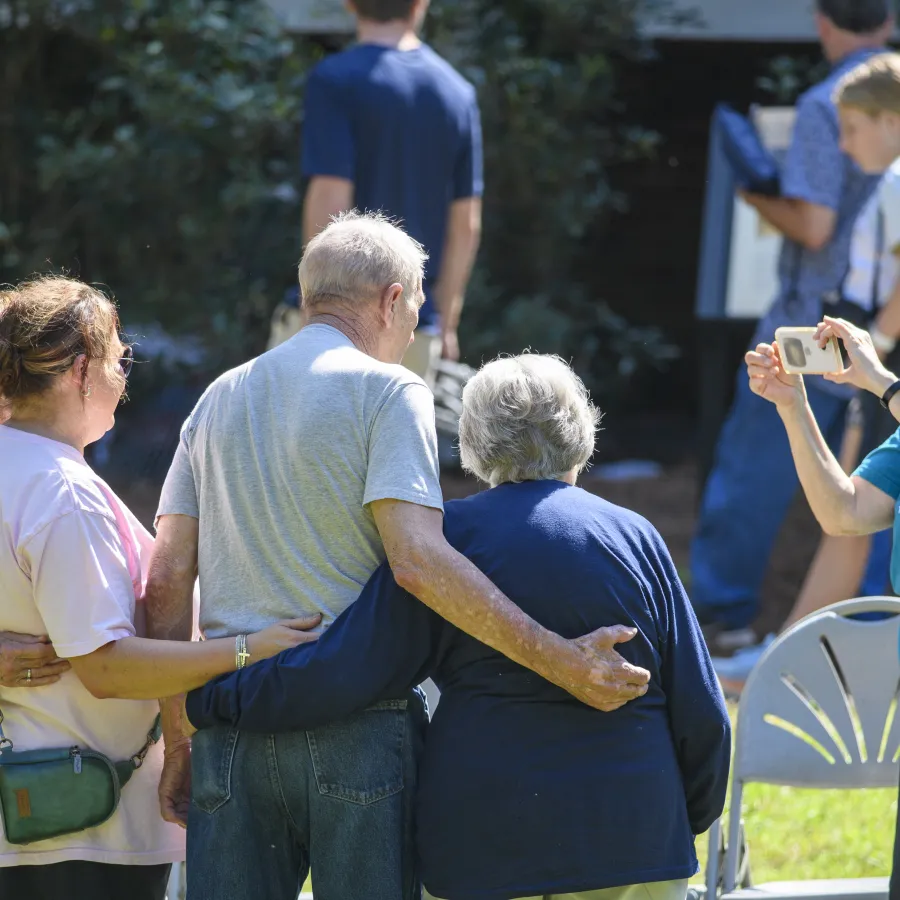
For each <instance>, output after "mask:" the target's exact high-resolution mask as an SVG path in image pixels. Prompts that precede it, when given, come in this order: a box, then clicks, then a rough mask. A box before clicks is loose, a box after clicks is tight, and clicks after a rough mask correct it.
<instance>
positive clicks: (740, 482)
mask: <svg viewBox="0 0 900 900" xmlns="http://www.w3.org/2000/svg"><path fill="white" fill-rule="evenodd" d="M807 395H808V397H809V404H810V406H811V407H812V410H813V413H814V414H815V417H816V421H817V422H818V423H819V428H820V429H821V431H822V434H823V436H824V437H825V440H826V441H827V442H828V445H829V447H831V448H832V450H836V449H837V448H838V447H839V446H840V442H841V438H842V436H843V433H844V417H845V414H846V411H847V404H848V403H849V400H847V399H845V398H842V397H836V396H834V395H832V394H828V393H825V392H824V391H821V390H817V389H816V388H815V387H813V386H811V385H808V386H807ZM799 484H800V483H799V479H798V478H797V471H796V469H795V468H794V460H793V457H792V456H791V448H790V445H789V443H788V439H787V433H786V432H785V430H784V425H783V424H782V422H781V419H780V417H779V415H778V411H777V410H776V409H775V405H774V404H773V403H769V402H768V401H766V400H764V399H763V398H762V397H757V396H756V394H754V393H753V392H752V391H751V390H750V386H749V384H748V382H747V376H746V374H745V373H744V372H743V371H742V372H741V373H740V374H739V376H738V384H737V390H736V392H735V399H734V403H733V405H732V407H731V412H730V413H729V416H728V419H727V420H726V422H725V425H724V426H723V428H722V432H721V434H720V435H719V443H718V445H717V447H716V458H715V462H714V464H713V470H712V472H711V473H710V476H709V479H708V481H707V482H706V488H705V490H704V493H703V501H702V504H701V508H700V521H699V524H698V527H697V533H696V535H695V537H694V541H693V544H692V546H691V601H692V603H693V605H694V609H695V610H696V612H697V616H698V618H699V619H700V621H701V622H702V623H710V622H717V623H720V624H722V625H724V626H725V627H726V628H744V627H746V626H748V625H750V624H751V623H752V622H753V620H754V619H755V618H756V614H757V611H758V608H759V590H760V587H761V585H762V580H763V577H764V576H765V573H766V567H767V566H768V563H769V557H770V556H771V553H772V546H773V544H774V542H775V537H776V536H777V534H778V530H779V528H780V527H781V524H782V522H783V521H784V517H785V515H786V514H787V511H788V508H789V507H790V505H791V501H792V500H793V499H794V495H795V494H796V492H797V488H798V487H799Z"/></svg>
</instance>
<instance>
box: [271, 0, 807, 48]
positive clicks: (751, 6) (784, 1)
mask: <svg viewBox="0 0 900 900" xmlns="http://www.w3.org/2000/svg"><path fill="white" fill-rule="evenodd" d="M269 3H271V5H272V8H273V9H274V10H275V12H276V13H277V14H278V16H279V17H280V18H282V19H283V20H284V22H285V23H286V24H287V26H288V27H289V28H291V29H292V30H295V31H299V32H306V33H318V34H329V33H330V34H339V33H345V32H350V31H352V30H353V23H352V20H351V19H350V17H349V16H348V15H347V13H346V12H345V11H344V4H343V0H269ZM674 4H675V6H676V8H677V9H679V10H680V11H682V12H693V13H695V14H696V16H697V17H698V18H699V19H700V20H701V21H700V22H699V23H698V24H695V25H691V26H686V27H681V28H675V27H672V26H669V25H665V26H661V25H659V24H657V23H653V22H648V24H647V32H648V34H651V35H653V36H657V37H681V38H690V39H694V40H742V41H772V40H774V41H807V40H809V41H812V40H815V29H814V26H813V20H812V15H811V8H812V0H674Z"/></svg>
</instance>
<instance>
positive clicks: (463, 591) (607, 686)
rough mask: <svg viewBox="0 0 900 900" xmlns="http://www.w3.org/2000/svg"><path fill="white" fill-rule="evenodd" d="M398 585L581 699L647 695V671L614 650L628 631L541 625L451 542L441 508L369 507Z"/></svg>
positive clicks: (609, 703)
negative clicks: (569, 634)
mask: <svg viewBox="0 0 900 900" xmlns="http://www.w3.org/2000/svg"><path fill="white" fill-rule="evenodd" d="M371 509H372V514H373V515H374V517H375V523H376V525H377V526H378V531H379V533H380V534H381V538H382V541H383V542H384V549H385V552H386V553H387V558H388V561H389V562H390V565H391V569H392V570H393V572H394V577H395V578H396V580H397V583H398V584H399V585H400V586H401V587H403V588H404V589H405V590H407V591H409V593H411V594H413V595H414V596H415V597H418V599H419V600H421V601H422V602H423V603H424V604H425V605H426V606H428V607H430V608H431V609H433V610H434V611H435V612H436V613H437V614H438V615H439V616H441V617H442V618H444V619H446V620H447V621H448V622H451V623H452V624H453V625H456V626H457V627H458V628H459V629H461V630H462V631H465V632H466V633H467V634H470V635H471V636H472V637H474V638H476V639H477V640H479V641H481V642H482V643H483V644H487V645H488V646H489V647H492V648H493V649H494V650H496V651H498V652H499V653H502V654H503V655H504V656H507V657H509V659H511V660H513V661H514V662H517V663H519V664H520V665H523V666H525V667H526V668H528V669H531V670H532V671H534V672H537V673H538V674H539V675H541V676H543V677H544V678H546V679H547V680H548V681H551V682H553V683H554V684H556V685H559V686H560V687H562V688H563V689H565V690H566V691H568V692H569V693H571V694H572V695H573V696H575V697H577V698H578V699H579V700H582V701H583V702H585V703H587V704H589V705H591V706H594V707H596V708H597V709H601V710H604V711H611V710H614V709H617V708H618V707H620V706H623V705H624V704H625V703H627V702H628V701H629V700H633V699H634V698H635V697H640V696H642V695H643V694H645V693H646V692H647V682H648V681H649V673H647V672H646V671H645V670H643V669H638V668H636V667H634V666H632V665H630V664H629V663H627V662H625V660H624V659H623V658H622V657H621V656H620V655H619V654H618V653H616V652H615V650H614V645H615V644H616V643H620V642H622V641H627V640H630V639H631V638H632V637H634V634H635V629H633V628H626V627H624V626H616V627H613V628H607V629H600V630H599V631H597V632H594V633H593V634H591V635H586V636H585V637H583V638H578V639H577V640H575V641H568V640H566V639H564V638H562V637H561V636H560V635H558V634H555V633H554V632H552V631H548V630H547V629H546V628H543V627H542V626H540V625H538V623H537V622H535V621H534V619H532V618H530V617H529V616H527V615H526V614H525V613H524V612H522V610H521V609H519V607H518V606H516V605H515V604H514V603H513V602H512V601H511V600H510V599H509V598H508V597H506V595H505V594H503V592H502V591H500V590H499V589H498V588H497V587H496V586H495V585H494V584H492V583H491V581H490V580H489V579H488V578H487V577H486V576H485V575H484V574H483V573H482V572H481V571H479V569H478V568H476V567H475V566H474V565H473V564H472V563H471V562H470V561H469V560H468V559H466V557H465V556H463V555H462V554H461V553H459V552H458V551H456V550H454V549H453V547H451V546H450V544H449V543H448V542H447V540H446V538H445V537H444V532H443V516H442V514H441V512H440V510H437V509H432V508H430V507H427V506H419V505H417V504H414V503H407V502H404V501H402V500H377V501H375V502H373V503H372V504H371Z"/></svg>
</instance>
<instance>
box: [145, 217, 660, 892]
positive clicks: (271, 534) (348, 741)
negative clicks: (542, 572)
mask: <svg viewBox="0 0 900 900" xmlns="http://www.w3.org/2000/svg"><path fill="white" fill-rule="evenodd" d="M424 260H425V254H424V252H423V251H422V248H421V247H420V246H419V245H418V244H417V243H416V242H415V241H413V240H412V239H411V238H409V237H408V236H407V235H406V234H405V233H404V232H403V231H401V230H400V229H398V228H396V227H395V226H393V225H392V224H391V223H390V222H388V221H387V220H386V219H384V218H383V217H382V216H379V215H376V214H367V215H359V214H357V213H348V214H344V215H342V216H340V217H338V218H337V219H336V220H335V221H334V222H333V223H332V224H331V225H329V226H328V227H327V228H326V229H325V230H324V231H323V232H321V233H320V234H319V235H318V236H317V237H315V238H314V239H313V240H312V241H310V243H309V245H308V247H307V249H306V252H305V253H304V256H303V260H302V262H301V264H300V289H301V295H302V298H303V308H304V314H305V316H306V318H307V325H306V326H305V327H304V328H303V329H302V330H301V331H300V332H299V333H298V334H297V335H296V336H295V337H293V338H292V339H291V340H289V341H288V342H286V343H285V344H282V345H281V346H279V347H277V348H275V349H274V350H271V351H269V352H268V353H265V354H264V355H263V356H261V357H259V358H257V359H255V360H252V361H251V362H249V363H247V364H245V365H243V366H241V367H239V368H237V369H235V370H233V371H231V372H227V373H226V374H225V375H223V376H221V377H220V378H219V379H217V380H216V381H215V382H214V383H213V384H212V385H211V387H210V388H209V389H208V390H207V391H206V393H205V394H204V395H203V397H202V398H201V399H200V401H199V402H198V404H197V406H196V408H195V409H194V411H193V412H192V413H191V415H190V416H189V418H188V420H187V421H186V423H185V425H184V428H183V430H182V434H181V441H180V443H179V446H178V449H177V452H176V455H175V459H174V461H173V463H172V467H171V469H170V471H169V475H168V477H167V479H166V484H165V486H164V488H163V493H162V497H161V500H160V506H159V511H158V538H157V545H156V551H155V553H154V558H153V561H152V562H151V566H150V575H149V583H148V588H147V595H146V601H147V615H148V629H149V633H150V635H151V636H154V637H168V638H173V637H177V638H181V639H187V638H188V637H189V634H190V612H191V592H192V587H193V580H194V575H195V572H196V571H198V570H199V578H200V628H201V630H202V631H203V632H204V634H205V635H206V636H208V637H223V636H235V665H236V666H237V667H241V666H243V665H244V664H245V663H246V662H248V661H249V662H251V663H252V661H253V660H252V659H249V660H248V659H247V657H246V653H245V652H244V650H245V647H244V643H243V640H244V636H245V635H246V633H248V632H250V631H254V630H258V629H260V628H263V627H265V626H266V625H269V624H271V623H273V622H275V621H277V620H281V619H287V618H295V617H298V616H302V615H309V614H311V613H316V614H321V616H322V625H323V626H325V627H327V625H329V624H330V623H331V621H333V619H334V618H335V617H336V616H338V615H339V614H340V613H341V612H342V611H343V610H344V609H346V608H347V607H348V606H349V605H350V604H351V603H352V602H353V601H354V600H355V599H356V597H357V595H358V594H359V592H360V590H361V589H362V587H363V585H364V584H365V583H366V581H367V580H368V578H369V577H370V576H371V575H372V573H373V572H374V571H375V569H376V568H377V567H378V565H379V564H380V563H381V562H382V561H383V559H384V558H385V556H386V557H387V559H388V560H389V562H390V564H391V567H392V569H393V571H394V574H395V577H396V579H397V581H398V582H399V583H400V584H401V585H402V586H403V587H405V588H406V589H407V590H409V591H410V592H411V593H413V594H414V595H416V596H417V597H418V598H419V599H420V600H421V601H422V602H423V603H426V604H427V605H428V606H430V607H431V608H432V609H434V610H435V611H436V612H437V613H438V614H440V615H441V616H443V617H444V618H446V619H447V620H448V621H451V622H452V623H453V624H455V625H457V626H458V627H459V628H461V629H462V630H464V631H466V632H468V633H469V634H471V635H472V636H474V637H475V638H477V639H479V640H481V641H483V642H484V643H486V644H488V645H490V646H492V647H494V648H495V649H496V650H498V651H500V652H501V653H503V654H505V655H506V656H508V657H509V658H511V659H513V660H515V661H516V662H519V663H521V664H522V665H524V666H526V667H528V668H530V669H533V670H534V671H535V672H537V673H538V674H540V675H542V676H544V677H545V678H547V679H549V680H551V681H553V682H554V683H556V684H559V685H561V686H562V687H565V688H566V689H567V690H569V691H570V692H571V693H572V694H574V695H575V696H576V697H579V698H580V699H582V700H584V701H585V702H587V703H589V704H591V705H593V706H596V707H597V708H599V709H603V710H611V709H615V708H617V707H618V706H620V705H622V704H623V703H625V702H627V701H628V700H629V699H632V698H634V697H636V696H640V695H641V694H643V693H644V692H645V691H646V682H647V680H648V677H649V676H648V674H647V673H646V672H645V671H644V670H640V669H635V668H633V667H631V666H629V665H628V664H627V663H626V662H625V661H624V660H623V659H622V658H621V657H620V656H619V655H618V654H617V653H616V652H615V650H614V649H613V645H614V644H615V643H616V642H618V641H621V640H627V639H629V638H630V637H631V636H632V635H633V631H632V630H631V629H627V628H624V627H622V626H614V627H612V628H608V629H601V630H600V631H599V632H595V633H593V634H591V635H587V636H585V637H583V638H579V639H577V640H574V641H568V640H564V639H563V638H561V637H560V636H559V635H556V634H554V633H552V632H548V631H547V630H546V629H543V628H542V627H541V626H539V625H538V624H537V623H536V622H534V621H533V620H532V619H530V618H529V617H528V616H526V615H525V614H524V613H522V611H521V610H519V609H518V607H516V606H515V605H514V604H513V603H512V602H511V601H510V600H509V599H507V598H506V597H505V596H504V595H503V594H502V593H501V592H500V591H498V590H497V589H496V588H495V587H494V586H493V585H492V584H491V582H490V581H488V579H487V578H486V577H485V576H484V575H483V574H482V573H481V572H479V570H478V569H476V568H475V567H474V566H473V565H472V564H471V563H470V562H469V561H468V560H467V559H465V557H463V556H461V555H460V554H459V553H457V552H456V551H455V550H453V549H452V548H451V547H450V546H449V544H447V542H446V541H445V540H444V537H443V532H442V500H441V490H440V482H439V471H438V459H437V440H436V435H435V429H434V405H433V398H432V395H431V392H430V390H429V389H428V388H427V387H426V385H425V383H424V382H423V381H422V380H421V379H420V378H418V377H417V376H416V375H414V374H412V373H411V372H409V371H408V370H406V369H404V368H403V367H402V366H400V365H399V362H400V360H401V359H402V357H403V354H404V352H405V350H406V349H407V347H408V346H409V343H410V340H411V339H412V335H413V330H414V328H415V326H416V323H417V320H418V309H419V306H420V305H421V303H422V301H423V293H422V268H423V263H424ZM372 639H373V640H378V635H377V634H373V635H372ZM163 709H164V713H165V716H164V718H165V720H166V731H167V743H168V747H167V766H166V771H165V773H164V776H163V782H162V784H161V787H160V795H161V801H162V807H163V813H164V815H165V816H166V817H167V818H170V819H173V820H183V817H184V807H185V797H184V792H185V789H186V787H187V779H188V774H189V770H190V768H191V765H190V762H189V757H188V754H189V753H192V759H193V786H192V792H191V804H190V812H189V816H188V820H189V828H188V867H187V871H188V890H189V892H190V896H191V898H192V900H203V898H217V897H224V896H227V897H229V900H240V898H245V897H246V898H251V897H252V898H266V897H272V898H282V897H283V898H286V900H287V898H293V897H294V896H296V891H297V889H298V886H299V885H300V884H302V883H303V880H304V878H305V876H306V873H307V872H308V870H309V868H310V866H311V867H312V868H313V869H314V871H315V875H314V878H315V883H316V893H317V894H318V895H319V896H322V897H335V898H338V897H339V898H366V900H382V898H383V900H389V898H390V900H396V898H412V897H414V896H417V893H416V892H417V891H418V886H417V877H416V867H415V857H414V852H413V845H412V820H411V810H412V803H411V799H412V798H411V795H412V793H413V791H414V788H415V779H416V761H417V751H418V748H419V747H420V744H421V740H422V736H423V726H424V721H425V716H424V710H423V708H422V704H421V700H420V698H419V696H418V695H410V696H409V697H405V698H398V699H396V700H390V701H386V702H385V703H382V704H378V706H377V707H376V708H373V709H371V710H369V711H367V712H366V713H363V714H362V715H360V716H357V717H354V718H353V719H352V720H348V721H345V722H343V723H341V724H340V725H336V726H329V727H326V728H322V729H317V730H316V731H311V732H308V733H300V734H279V735H252V734H246V733H241V734H240V735H238V733H236V732H233V731H231V730H229V729H210V730H208V731H204V732H203V733H201V734H200V735H198V736H197V737H195V739H194V745H193V748H192V750H189V749H188V747H187V744H186V742H185V741H184V739H182V738H180V737H179V734H178V722H177V718H178V704H177V702H176V701H172V702H169V703H164V704H163Z"/></svg>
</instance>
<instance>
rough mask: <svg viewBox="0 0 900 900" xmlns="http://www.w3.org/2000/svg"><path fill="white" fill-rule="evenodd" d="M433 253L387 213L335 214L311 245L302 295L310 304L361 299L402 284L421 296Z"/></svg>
mask: <svg viewBox="0 0 900 900" xmlns="http://www.w3.org/2000/svg"><path fill="white" fill-rule="evenodd" d="M426 259H428V254H427V253H426V252H425V251H424V249H423V248H422V245H421V244H420V243H419V242H418V241H415V240H413V239H412V238H411V237H410V236H409V235H408V234H407V233H406V232H405V231H404V230H403V229H402V228H400V227H398V226H397V225H396V224H395V223H394V222H392V221H391V220H390V219H389V218H388V217H387V216H385V215H383V214H382V213H370V212H367V213H360V212H358V211H356V210H351V211H350V212H345V213H341V214H340V215H338V216H335V217H334V218H333V219H332V220H331V223H330V224H329V225H328V226H326V227H325V228H324V229H323V230H322V231H320V232H319V234H317V235H316V236H315V237H314V238H313V239H312V240H311V241H310V242H309V243H308V244H307V246H306V250H305V252H304V253H303V259H302V260H301V261H300V267H299V270H298V274H299V277H300V296H301V297H302V298H303V305H304V306H306V307H310V306H315V305H316V304H317V303H321V302H323V301H330V300H338V301H343V302H345V303H346V302H348V301H349V302H350V303H356V302H358V301H361V300H366V299H368V298H370V297H372V296H373V295H375V294H380V293H381V291H383V290H384V289H385V288H386V287H388V286H390V285H392V284H395V283H397V284H400V285H401V286H402V288H403V293H404V295H405V296H407V297H412V298H413V299H414V300H416V299H418V297H419V295H420V294H421V291H422V276H423V271H424V267H425V260H426Z"/></svg>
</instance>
